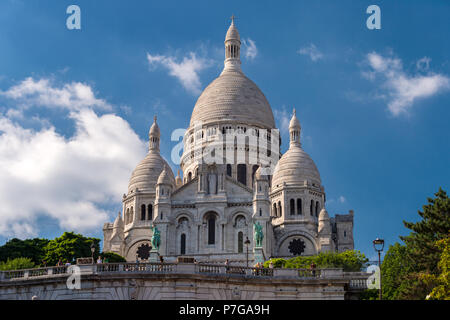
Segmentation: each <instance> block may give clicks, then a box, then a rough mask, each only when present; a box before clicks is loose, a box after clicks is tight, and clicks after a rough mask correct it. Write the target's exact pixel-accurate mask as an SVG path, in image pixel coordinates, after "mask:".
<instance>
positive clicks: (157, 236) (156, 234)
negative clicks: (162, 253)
mask: <svg viewBox="0 0 450 320" xmlns="http://www.w3.org/2000/svg"><path fill="white" fill-rule="evenodd" d="M150 229H151V230H152V233H153V235H152V240H151V242H152V250H155V251H158V250H159V246H160V245H161V232H160V231H159V230H158V228H157V227H156V226H153V227H151V228H150Z"/></svg>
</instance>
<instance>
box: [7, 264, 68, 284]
mask: <svg viewBox="0 0 450 320" xmlns="http://www.w3.org/2000/svg"><path fill="white" fill-rule="evenodd" d="M60 275H64V276H65V275H67V267H66V266H58V267H46V268H35V269H22V270H11V271H1V272H0V281H8V280H15V279H29V278H38V277H49V276H60Z"/></svg>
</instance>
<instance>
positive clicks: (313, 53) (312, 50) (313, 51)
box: [297, 43, 324, 62]
mask: <svg viewBox="0 0 450 320" xmlns="http://www.w3.org/2000/svg"><path fill="white" fill-rule="evenodd" d="M297 53H299V54H302V55H305V56H309V58H310V59H311V60H312V61H313V62H316V61H318V60H320V59H323V57H324V55H323V53H322V52H320V51H319V49H317V47H316V46H315V44H313V43H311V44H310V45H309V46H307V47H303V48H301V49H300V50H298V51H297Z"/></svg>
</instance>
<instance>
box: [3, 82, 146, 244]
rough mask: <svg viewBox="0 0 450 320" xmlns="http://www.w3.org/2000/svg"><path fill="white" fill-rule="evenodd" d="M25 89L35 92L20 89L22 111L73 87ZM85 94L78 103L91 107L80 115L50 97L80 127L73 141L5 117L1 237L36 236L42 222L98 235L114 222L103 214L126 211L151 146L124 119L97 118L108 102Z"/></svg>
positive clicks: (87, 90) (42, 84)
mask: <svg viewBox="0 0 450 320" xmlns="http://www.w3.org/2000/svg"><path fill="white" fill-rule="evenodd" d="M23 83H26V84H28V85H27V86H25V87H28V88H30V89H29V91H26V90H21V89H19V86H20V85H19V86H15V87H12V88H11V89H10V90H8V91H7V92H10V94H9V96H8V97H10V98H13V99H14V101H16V102H17V103H22V102H25V103H26V102H28V100H29V95H28V94H27V93H26V92H33V93H36V92H38V93H39V94H37V95H36V97H34V98H33V99H37V100H36V101H40V100H39V97H40V93H43V92H59V90H65V89H64V88H69V87H70V85H65V86H63V89H57V88H54V87H51V86H50V85H49V84H48V83H47V82H45V81H41V80H36V81H35V80H33V79H31V78H28V79H26V80H25V81H24V82H22V84H23ZM25 87H24V88H25ZM42 88H45V89H42ZM79 88H81V89H80V91H77V89H74V90H75V91H74V92H76V93H73V95H74V97H78V100H77V101H79V100H83V101H84V103H80V107H78V108H69V107H68V104H67V101H70V100H71V99H72V98H67V97H65V98H61V99H57V100H52V99H50V98H49V95H42V96H46V97H47V98H49V99H47V100H46V101H50V102H49V103H51V104H53V106H55V107H61V108H69V109H70V112H69V118H70V119H71V120H72V121H73V122H74V124H75V132H74V134H73V135H72V137H70V138H65V137H63V136H62V135H60V134H59V133H57V132H56V130H55V128H54V127H53V126H51V125H50V126H47V127H46V128H42V129H40V130H35V129H28V128H25V127H23V126H22V125H20V124H18V123H16V122H14V121H13V120H12V119H10V118H8V117H7V116H4V115H1V114H0V203H1V204H2V205H1V206H0V234H1V235H3V236H5V237H10V236H16V237H21V238H24V237H29V236H36V235H37V234H38V232H39V225H36V222H37V219H38V218H39V217H41V216H45V217H50V218H52V219H55V220H56V221H57V222H58V224H59V226H60V227H61V228H62V229H64V230H74V231H77V232H83V231H90V230H96V231H98V230H99V228H101V227H102V225H103V223H104V222H106V221H108V220H109V215H108V212H106V211H105V210H104V209H103V208H104V207H105V206H110V205H111V204H117V205H119V206H120V199H121V194H122V193H123V192H124V191H126V189H124V188H126V185H127V183H128V180H129V177H130V174H131V171H132V170H133V169H134V167H135V166H136V164H137V163H138V162H139V161H140V160H141V159H142V158H143V156H144V154H145V151H146V146H145V143H144V142H142V141H141V140H140V139H139V137H138V136H137V135H136V133H135V132H134V131H133V130H132V128H130V126H129V124H128V123H127V122H126V121H125V120H124V119H122V118H121V117H119V116H116V115H114V114H103V115H98V114H96V112H94V110H92V108H93V107H95V106H96V105H97V103H99V101H103V100H99V99H97V98H95V96H94V95H91V93H92V90H91V88H90V87H88V86H86V87H79ZM68 91H70V90H68ZM19 92H21V93H20V94H19ZM15 93H17V94H15ZM55 96H58V95H55ZM73 99H75V98H73ZM73 99H72V100H73ZM24 100H25V101H24ZM88 100H89V101H91V102H92V103H93V105H88V104H87V103H86V101H88ZM57 101H60V103H61V104H58V103H57ZM42 103H44V100H42ZM101 105H102V106H103V105H106V103H105V102H103V103H101ZM42 106H44V105H43V104H42ZM81 106H84V107H83V108H81ZM114 215H115V214H112V215H111V216H114Z"/></svg>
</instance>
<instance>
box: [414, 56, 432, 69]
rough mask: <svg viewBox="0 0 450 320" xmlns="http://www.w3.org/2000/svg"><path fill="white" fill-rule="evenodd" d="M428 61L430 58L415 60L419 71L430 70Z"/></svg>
mask: <svg viewBox="0 0 450 320" xmlns="http://www.w3.org/2000/svg"><path fill="white" fill-rule="evenodd" d="M430 62H431V58H428V57H423V58H422V59H419V60H417V62H416V68H417V70H419V71H424V72H425V71H428V70H430Z"/></svg>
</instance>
